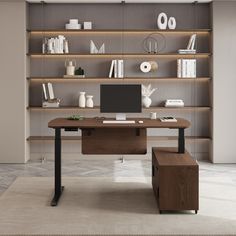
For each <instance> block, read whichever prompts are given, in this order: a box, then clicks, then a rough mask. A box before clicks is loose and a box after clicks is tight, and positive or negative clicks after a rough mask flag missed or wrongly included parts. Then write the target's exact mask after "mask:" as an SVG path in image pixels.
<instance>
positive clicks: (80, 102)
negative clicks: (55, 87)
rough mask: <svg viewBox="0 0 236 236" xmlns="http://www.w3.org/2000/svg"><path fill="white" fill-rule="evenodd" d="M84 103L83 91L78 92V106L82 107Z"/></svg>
mask: <svg viewBox="0 0 236 236" xmlns="http://www.w3.org/2000/svg"><path fill="white" fill-rule="evenodd" d="M85 105H86V98H85V92H80V93H79V107H82V108H84V107H85Z"/></svg>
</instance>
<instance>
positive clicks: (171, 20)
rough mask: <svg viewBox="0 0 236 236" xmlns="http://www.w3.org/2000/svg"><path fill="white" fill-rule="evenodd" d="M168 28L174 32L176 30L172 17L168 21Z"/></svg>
mask: <svg viewBox="0 0 236 236" xmlns="http://www.w3.org/2000/svg"><path fill="white" fill-rule="evenodd" d="M168 28H169V29H171V30H174V29H175V28H176V20H175V18H174V17H170V18H169V20H168Z"/></svg>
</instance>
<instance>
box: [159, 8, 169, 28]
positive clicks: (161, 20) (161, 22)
mask: <svg viewBox="0 0 236 236" xmlns="http://www.w3.org/2000/svg"><path fill="white" fill-rule="evenodd" d="M167 24H168V18H167V15H166V13H164V12H162V13H160V14H159V15H158V17H157V26H158V28H159V29H161V30H165V29H166V28H167Z"/></svg>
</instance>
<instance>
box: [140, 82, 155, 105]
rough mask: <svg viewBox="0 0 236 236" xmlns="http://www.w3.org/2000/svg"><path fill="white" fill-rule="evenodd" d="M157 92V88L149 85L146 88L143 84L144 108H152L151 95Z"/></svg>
mask: <svg viewBox="0 0 236 236" xmlns="http://www.w3.org/2000/svg"><path fill="white" fill-rule="evenodd" d="M156 90H157V88H152V85H151V84H149V85H148V86H145V85H143V84H142V104H143V106H144V107H146V108H147V107H150V106H151V104H152V99H151V98H150V97H151V95H152V94H153V93H154V92H155V91H156Z"/></svg>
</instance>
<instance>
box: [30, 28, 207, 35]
mask: <svg viewBox="0 0 236 236" xmlns="http://www.w3.org/2000/svg"><path fill="white" fill-rule="evenodd" d="M210 32H211V29H177V30H153V29H125V30H123V29H117V30H115V29H96V30H94V29H93V30H65V29H47V30H28V33H29V34H30V35H31V36H38V35H45V36H46V35H48V36H50V35H57V34H64V35H87V34H132V35H135V34H153V33H162V34H182V35H186V34H187V35H190V34H193V33H195V34H198V35H199V34H209V33H210Z"/></svg>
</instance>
